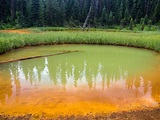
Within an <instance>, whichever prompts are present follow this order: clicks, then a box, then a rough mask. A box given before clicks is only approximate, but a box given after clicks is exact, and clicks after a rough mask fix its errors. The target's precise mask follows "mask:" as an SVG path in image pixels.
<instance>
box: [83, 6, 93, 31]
mask: <svg viewBox="0 0 160 120" xmlns="http://www.w3.org/2000/svg"><path fill="white" fill-rule="evenodd" d="M92 9H93V4H92V3H91V6H90V8H89V12H88V14H87V17H86V20H85V22H84V24H83V27H82V31H84V30H85V28H86V27H87V24H88V21H89V19H90V17H91V12H92Z"/></svg>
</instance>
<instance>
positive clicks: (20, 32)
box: [0, 29, 31, 34]
mask: <svg viewBox="0 0 160 120" xmlns="http://www.w3.org/2000/svg"><path fill="white" fill-rule="evenodd" d="M0 32H2V33H18V34H29V33H31V31H29V30H26V29H20V30H0Z"/></svg>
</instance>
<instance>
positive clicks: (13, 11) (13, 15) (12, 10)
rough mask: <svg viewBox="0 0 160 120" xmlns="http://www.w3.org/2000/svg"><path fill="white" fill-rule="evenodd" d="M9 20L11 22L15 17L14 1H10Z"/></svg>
mask: <svg viewBox="0 0 160 120" xmlns="http://www.w3.org/2000/svg"><path fill="white" fill-rule="evenodd" d="M10 11H11V20H12V21H13V20H14V19H15V17H16V10H15V0H11V9H10Z"/></svg>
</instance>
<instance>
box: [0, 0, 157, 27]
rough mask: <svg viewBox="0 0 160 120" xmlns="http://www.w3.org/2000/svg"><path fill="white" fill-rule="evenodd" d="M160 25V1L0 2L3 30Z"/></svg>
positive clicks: (4, 0) (45, 0)
mask: <svg viewBox="0 0 160 120" xmlns="http://www.w3.org/2000/svg"><path fill="white" fill-rule="evenodd" d="M92 2H94V3H95V4H94V5H93V8H92V11H91V15H90V19H89V22H88V24H89V25H90V26H91V27H113V26H120V27H130V29H132V26H133V25H135V24H139V25H141V26H142V28H143V26H145V25H159V24H160V0H0V28H1V29H3V28H4V26H5V27H13V26H16V27H18V28H24V27H47V26H53V27H66V26H69V27H79V26H82V25H83V23H84V21H85V19H86V17H87V14H88V11H89V9H90V6H91V4H92Z"/></svg>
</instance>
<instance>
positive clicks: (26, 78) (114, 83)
mask: <svg viewBox="0 0 160 120" xmlns="http://www.w3.org/2000/svg"><path fill="white" fill-rule="evenodd" d="M61 47H62V48H63V49H71V50H72V49H76V50H77V49H78V50H80V51H83V52H79V53H71V54H64V55H60V56H53V57H48V58H39V59H32V60H27V61H21V62H20V61H19V62H14V63H8V64H3V65H0V108H1V109H0V113H8V114H18V113H22V114H24V113H27V112H30V113H32V112H33V111H34V113H37V114H38V112H40V113H41V112H42V111H43V112H44V113H46V114H55V113H57V114H58V113H59V114H65V113H66V111H68V113H72V112H77V113H86V112H93V113H94V112H95V113H97V111H98V112H112V111H117V110H125V109H126V110H127V109H134V108H137V107H144V106H152V107H154V106H158V103H160V87H159V86H160V58H159V56H155V55H154V53H152V52H150V51H145V50H137V49H132V48H123V47H104V46H103V47H102V46H101V47H100V46H98V47H97V46H76V47H73V48H72V46H70V48H66V46H61ZM62 48H61V49H62ZM54 49H60V48H59V46H57V47H55V48H54ZM63 49H62V50H63ZM71 104H72V105H71ZM86 105H88V106H89V107H88V109H86V108H85V107H84V106H86ZM15 106H16V108H15ZM35 107H37V108H35ZM31 109H32V110H31ZM80 109H82V110H80ZM8 110H10V112H8ZM35 111H36V112H35ZM66 114H67V113H66Z"/></svg>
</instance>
